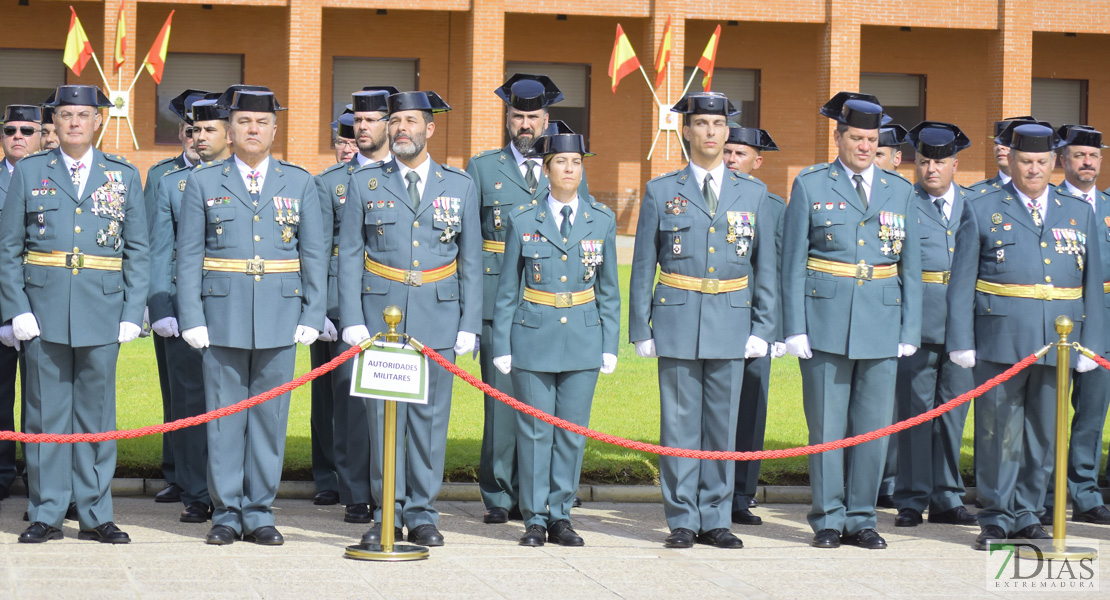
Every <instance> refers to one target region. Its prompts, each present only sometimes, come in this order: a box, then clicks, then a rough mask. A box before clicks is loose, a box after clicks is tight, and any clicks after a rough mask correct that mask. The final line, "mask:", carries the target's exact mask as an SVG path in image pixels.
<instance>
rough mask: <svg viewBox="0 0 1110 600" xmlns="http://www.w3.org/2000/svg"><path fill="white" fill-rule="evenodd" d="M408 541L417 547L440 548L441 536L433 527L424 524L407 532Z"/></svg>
mask: <svg viewBox="0 0 1110 600" xmlns="http://www.w3.org/2000/svg"><path fill="white" fill-rule="evenodd" d="M409 541H410V542H412V543H414V544H416V545H417V546H442V545H443V534H442V533H440V532H439V530H438V529H436V526H435V525H432V524H431V523H425V524H423V525H417V526H416V529H410V530H409Z"/></svg>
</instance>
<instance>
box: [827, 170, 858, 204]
mask: <svg viewBox="0 0 1110 600" xmlns="http://www.w3.org/2000/svg"><path fill="white" fill-rule="evenodd" d="M852 181H854V182H856V193H857V194H859V201H860V202H861V203H863V209H864V210H867V191H866V190H864V189H863V175H859V174H857V175H852ZM830 206H832V205H831V204H830Z"/></svg>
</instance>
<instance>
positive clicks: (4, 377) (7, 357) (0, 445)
mask: <svg viewBox="0 0 1110 600" xmlns="http://www.w3.org/2000/svg"><path fill="white" fill-rule="evenodd" d="M18 370H19V351H18V350H16V349H15V348H9V347H7V346H0V431H16V428H15V379H16V377H15V374H16V372H17V371H18ZM17 475H19V470H18V469H17V468H16V465H15V442H12V441H0V498H3V497H4V496H5V495H6V492H7V490H9V489H11V487H12V483H13V482H14V481H15V478H16V476H17Z"/></svg>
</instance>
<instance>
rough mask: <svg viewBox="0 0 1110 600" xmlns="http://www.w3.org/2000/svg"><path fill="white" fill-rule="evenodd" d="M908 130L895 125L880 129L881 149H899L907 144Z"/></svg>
mask: <svg viewBox="0 0 1110 600" xmlns="http://www.w3.org/2000/svg"><path fill="white" fill-rule="evenodd" d="M906 133H907V132H906V128H905V127H902V126H901V125H899V124H897V123H895V124H893V125H887V126H885V127H880V128H879V147H880V148H897V147H898V146H901V145H902V144H905V143H906Z"/></svg>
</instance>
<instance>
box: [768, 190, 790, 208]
mask: <svg viewBox="0 0 1110 600" xmlns="http://www.w3.org/2000/svg"><path fill="white" fill-rule="evenodd" d="M767 197H768V198H770V199H772V200H774V201H775V202H778V203H779V204H783V205H785V204H786V200H783V199H782V196H780V195H778V194H772V193H771V192H767Z"/></svg>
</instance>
